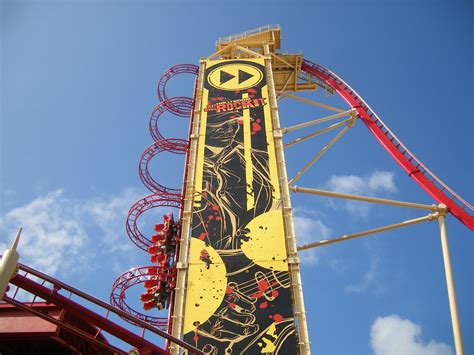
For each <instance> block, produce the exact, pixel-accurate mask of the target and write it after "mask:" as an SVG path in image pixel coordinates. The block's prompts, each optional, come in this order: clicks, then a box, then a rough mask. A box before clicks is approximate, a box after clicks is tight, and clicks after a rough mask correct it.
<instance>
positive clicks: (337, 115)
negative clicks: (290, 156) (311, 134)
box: [281, 109, 357, 134]
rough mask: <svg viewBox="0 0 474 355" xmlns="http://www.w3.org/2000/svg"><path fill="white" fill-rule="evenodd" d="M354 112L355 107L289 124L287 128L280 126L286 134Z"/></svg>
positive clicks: (351, 114) (352, 114) (353, 113)
mask: <svg viewBox="0 0 474 355" xmlns="http://www.w3.org/2000/svg"><path fill="white" fill-rule="evenodd" d="M356 113H357V111H356V110H355V109H350V110H347V111H343V112H340V113H336V114H334V115H330V116H326V117H321V118H317V119H315V120H311V121H308V122H303V123H299V124H296V125H294V126H290V127H287V128H282V130H281V131H282V132H283V133H285V134H286V133H288V132H291V131H295V130H297V129H301V128H305V127H310V126H314V125H317V124H319V123H324V122H328V121H331V120H335V119H338V118H341V117H344V116H354V115H355V114H356Z"/></svg>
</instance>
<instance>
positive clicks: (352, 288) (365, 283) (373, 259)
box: [344, 255, 380, 293]
mask: <svg viewBox="0 0 474 355" xmlns="http://www.w3.org/2000/svg"><path fill="white" fill-rule="evenodd" d="M379 263H380V258H379V257H378V256H376V255H371V256H370V265H369V269H368V270H367V271H366V272H365V273H364V274H363V275H362V279H361V280H360V281H359V282H356V283H353V284H350V285H347V286H346V287H345V288H344V291H346V292H347V293H363V292H365V291H367V290H369V289H372V288H373V286H374V284H375V283H376V282H377V280H378V274H379V272H378V266H379ZM379 288H380V287H379V286H377V287H375V290H376V291H377V290H379Z"/></svg>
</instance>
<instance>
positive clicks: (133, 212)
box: [125, 191, 182, 252]
mask: <svg viewBox="0 0 474 355" xmlns="http://www.w3.org/2000/svg"><path fill="white" fill-rule="evenodd" d="M181 206H182V196H181V195H180V194H176V193H170V192H165V191H160V192H158V193H155V194H151V195H148V196H145V197H144V198H142V199H140V200H138V201H137V202H135V204H134V205H133V206H132V207H131V208H130V211H129V212H128V216H127V221H126V223H125V228H126V230H127V235H128V237H129V238H130V240H131V241H132V242H133V243H134V244H135V245H136V246H137V247H139V248H140V249H142V250H144V251H146V252H147V251H148V247H149V246H151V245H154V244H155V243H153V242H152V241H151V240H150V239H148V238H147V237H145V236H144V235H143V234H142V232H140V229H139V228H138V225H137V221H138V217H140V215H141V214H143V213H144V212H146V211H148V210H150V209H152V208H157V207H172V208H176V209H181Z"/></svg>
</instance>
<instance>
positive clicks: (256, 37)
mask: <svg viewBox="0 0 474 355" xmlns="http://www.w3.org/2000/svg"><path fill="white" fill-rule="evenodd" d="M264 43H267V44H268V45H269V46H270V50H271V51H272V52H275V50H277V49H280V25H266V26H261V27H258V28H255V29H253V30H248V31H245V32H241V33H238V34H235V35H231V36H227V37H220V38H218V39H217V41H216V50H220V49H222V48H224V47H226V46H228V45H229V44H234V45H240V46H243V47H248V48H258V47H262V45H263V44H264Z"/></svg>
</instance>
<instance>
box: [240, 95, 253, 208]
mask: <svg viewBox="0 0 474 355" xmlns="http://www.w3.org/2000/svg"><path fill="white" fill-rule="evenodd" d="M248 97H249V95H248V94H243V95H242V99H247V98H248ZM242 112H243V117H242V118H243V121H244V157H245V179H246V184H247V210H248V211H250V210H252V209H253V208H254V206H255V198H254V192H253V164H252V136H251V135H250V109H248V108H246V109H243V110H242Z"/></svg>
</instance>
